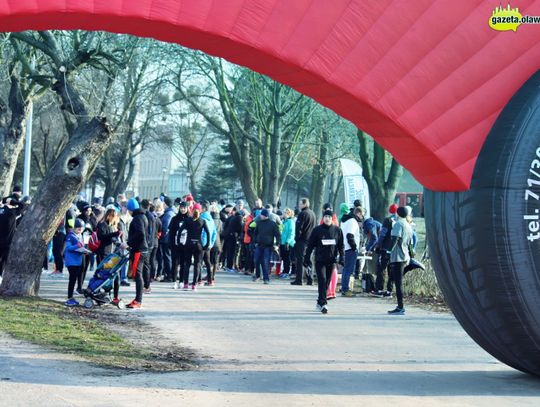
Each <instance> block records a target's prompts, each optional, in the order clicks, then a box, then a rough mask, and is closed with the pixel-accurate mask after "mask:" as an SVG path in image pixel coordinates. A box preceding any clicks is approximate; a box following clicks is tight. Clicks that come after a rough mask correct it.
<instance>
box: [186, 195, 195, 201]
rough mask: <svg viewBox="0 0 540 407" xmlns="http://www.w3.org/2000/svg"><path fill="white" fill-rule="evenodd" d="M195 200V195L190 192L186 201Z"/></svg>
mask: <svg viewBox="0 0 540 407" xmlns="http://www.w3.org/2000/svg"><path fill="white" fill-rule="evenodd" d="M193 200H194V199H193V195H191V194H188V195H187V196H186V202H189V201H193Z"/></svg>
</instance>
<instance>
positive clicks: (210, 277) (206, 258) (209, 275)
mask: <svg viewBox="0 0 540 407" xmlns="http://www.w3.org/2000/svg"><path fill="white" fill-rule="evenodd" d="M201 207H202V210H203V212H202V213H201V219H204V220H205V222H206V226H208V233H209V235H210V241H209V242H208V245H207V241H208V236H207V235H206V231H204V230H203V232H202V236H201V243H202V245H203V247H204V246H208V249H206V250H205V251H204V252H203V257H202V260H203V262H204V266H205V267H206V277H205V279H206V282H205V283H204V285H207V286H213V285H214V278H215V276H214V273H213V272H212V263H211V262H210V251H211V250H212V247H214V244H215V243H216V238H217V231H216V224H215V222H214V219H213V218H212V215H210V212H208V208H209V207H210V202H208V201H204V202H203V203H202V204H201ZM199 278H200V276H199Z"/></svg>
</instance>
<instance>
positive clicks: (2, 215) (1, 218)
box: [0, 197, 20, 278]
mask: <svg viewBox="0 0 540 407" xmlns="http://www.w3.org/2000/svg"><path fill="white" fill-rule="evenodd" d="M2 203H3V204H4V206H2V207H0V278H1V277H2V274H3V272H4V266H5V264H6V261H7V258H8V254H9V247H10V246H11V241H12V240H13V236H14V235H15V230H16V229H17V217H18V216H19V213H20V204H19V201H18V200H17V199H15V198H14V197H8V198H4V199H3V201H2Z"/></svg>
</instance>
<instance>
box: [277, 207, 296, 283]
mask: <svg viewBox="0 0 540 407" xmlns="http://www.w3.org/2000/svg"><path fill="white" fill-rule="evenodd" d="M282 224H283V230H282V231H281V242H280V246H279V252H280V255H281V259H282V260H283V270H282V271H281V275H280V278H287V277H289V276H290V274H291V258H292V254H293V249H294V243H295V241H294V235H295V234H296V224H295V219H294V212H293V210H292V209H290V208H285V210H284V211H283V222H282Z"/></svg>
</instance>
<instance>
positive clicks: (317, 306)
mask: <svg viewBox="0 0 540 407" xmlns="http://www.w3.org/2000/svg"><path fill="white" fill-rule="evenodd" d="M315 309H316V310H317V311H319V312H321V311H322V306H321V305H319V304H317V305H316V306H315Z"/></svg>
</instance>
